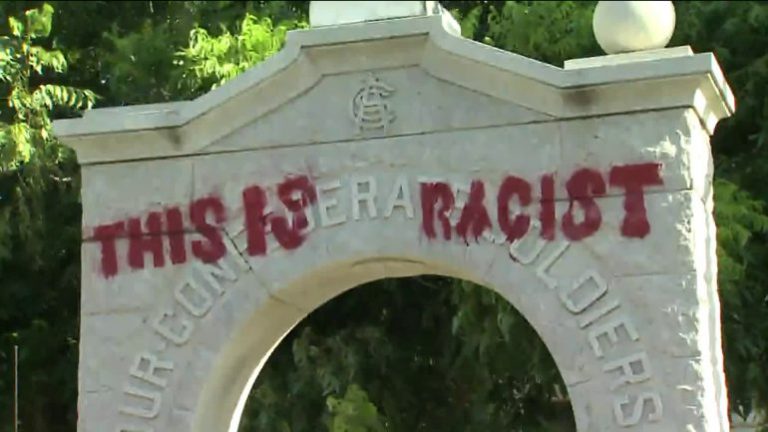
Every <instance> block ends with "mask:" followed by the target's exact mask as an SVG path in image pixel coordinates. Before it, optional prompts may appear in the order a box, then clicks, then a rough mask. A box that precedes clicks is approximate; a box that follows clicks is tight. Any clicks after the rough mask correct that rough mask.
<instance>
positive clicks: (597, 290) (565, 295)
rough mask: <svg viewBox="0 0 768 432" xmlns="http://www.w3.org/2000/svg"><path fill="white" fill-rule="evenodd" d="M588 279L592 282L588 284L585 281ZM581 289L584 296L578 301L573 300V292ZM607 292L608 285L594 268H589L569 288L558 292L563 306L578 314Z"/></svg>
mask: <svg viewBox="0 0 768 432" xmlns="http://www.w3.org/2000/svg"><path fill="white" fill-rule="evenodd" d="M590 280H591V281H592V282H593V283H591V284H588V283H587V282H588V281H590ZM582 288H583V289H582ZM582 291H583V292H585V294H584V298H582V299H581V300H579V301H577V300H575V299H574V298H575V297H576V296H575V294H576V293H578V292H582ZM607 292H608V285H607V284H606V283H605V281H604V280H603V278H602V277H600V275H598V274H597V273H596V272H595V271H594V270H589V271H587V272H586V273H585V274H584V275H583V276H582V277H581V278H580V279H579V280H578V281H577V282H576V283H575V284H573V286H572V287H571V289H570V290H568V291H563V292H561V293H560V300H562V301H563V304H564V305H565V308H566V309H568V311H569V312H571V313H572V314H577V315H578V314H580V313H582V312H584V311H585V310H586V309H587V308H588V307H590V306H592V305H593V304H595V302H596V301H598V300H600V298H601V297H602V296H604V295H605V293H607Z"/></svg>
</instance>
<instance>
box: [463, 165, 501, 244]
mask: <svg viewBox="0 0 768 432" xmlns="http://www.w3.org/2000/svg"><path fill="white" fill-rule="evenodd" d="M484 201H485V185H484V184H483V182H481V181H480V180H473V181H472V184H471V185H470V187H469V199H468V200H467V203H466V204H465V205H464V208H463V209H462V211H461V217H459V223H457V224H456V233H457V234H458V235H459V236H461V238H463V239H464V241H466V242H468V241H469V237H470V235H471V236H472V237H474V239H475V240H477V239H479V238H480V236H481V235H483V231H485V230H486V229H490V228H491V227H492V225H491V217H490V216H489V215H488V210H487V209H486V208H485V204H484V203H483V202H484Z"/></svg>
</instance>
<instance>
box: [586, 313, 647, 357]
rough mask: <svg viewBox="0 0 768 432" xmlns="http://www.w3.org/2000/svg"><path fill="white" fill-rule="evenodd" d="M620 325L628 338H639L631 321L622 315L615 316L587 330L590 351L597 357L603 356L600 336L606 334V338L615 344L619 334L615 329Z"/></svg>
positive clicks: (635, 339)
mask: <svg viewBox="0 0 768 432" xmlns="http://www.w3.org/2000/svg"><path fill="white" fill-rule="evenodd" d="M622 327H623V328H624V330H625V331H626V332H627V335H628V336H629V339H630V340H632V341H637V340H638V339H640V335H639V334H637V330H636V329H635V326H634V324H632V322H631V321H629V319H628V318H627V317H624V316H620V317H618V318H615V319H613V320H611V321H609V322H608V323H606V324H604V325H601V326H600V327H597V328H595V329H594V330H592V331H591V332H589V336H588V338H589V344H590V345H591V346H592V351H594V352H595V355H596V356H597V357H598V358H602V357H603V350H602V349H601V348H600V337H601V336H607V337H608V340H610V341H611V342H612V343H613V344H616V343H617V342H618V341H619V334H618V333H616V330H618V329H620V328H622Z"/></svg>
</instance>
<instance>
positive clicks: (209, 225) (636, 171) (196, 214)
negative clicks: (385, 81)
mask: <svg viewBox="0 0 768 432" xmlns="http://www.w3.org/2000/svg"><path fill="white" fill-rule="evenodd" d="M660 170H661V165H660V164H658V163H643V164H630V165H620V166H614V167H613V168H611V169H610V170H609V172H608V173H607V176H606V175H604V174H603V173H602V172H600V171H599V170H595V169H590V168H581V169H578V170H576V171H574V172H573V173H572V174H571V175H570V176H569V177H568V179H567V181H566V182H565V189H566V192H567V197H568V199H567V203H568V207H567V210H565V212H564V213H563V214H562V215H561V218H560V231H561V232H562V235H563V236H565V237H566V238H567V239H568V240H571V241H579V240H583V239H585V238H588V237H590V236H592V235H594V234H595V233H597V232H598V231H599V229H600V227H601V225H602V222H603V214H602V211H601V208H600V204H599V202H598V198H600V197H603V196H605V195H607V193H608V191H609V188H614V189H619V190H621V191H622V192H623V196H624V203H623V206H624V217H623V220H622V223H621V235H622V236H624V237H628V238H637V239H642V238H645V237H646V236H647V235H648V234H649V233H650V231H651V225H650V222H649V221H648V216H647V212H646V207H645V192H646V188H648V187H652V186H660V185H662V184H663V181H662V178H661V175H660ZM535 189H536V188H535V187H534V185H533V184H531V183H529V182H528V181H527V180H525V179H523V178H520V177H517V176H513V175H508V176H506V177H504V178H503V179H502V181H501V185H500V186H499V189H498V191H497V193H496V194H495V197H494V196H493V194H489V193H487V191H486V183H484V182H483V181H481V180H473V181H472V182H471V184H470V188H469V197H468V199H467V201H466V204H464V205H463V206H462V207H461V209H460V213H459V214H458V215H457V216H458V221H457V222H456V223H455V224H452V223H451V219H450V217H451V213H452V212H453V211H454V210H455V205H456V196H455V195H454V191H453V189H452V187H451V185H450V184H449V183H447V182H422V183H421V184H420V190H419V192H420V204H421V210H422V217H421V224H420V229H421V231H422V232H423V234H424V235H425V236H426V237H427V238H428V239H430V240H437V239H440V240H446V241H447V240H452V239H453V234H454V231H455V234H456V236H457V237H459V238H460V239H462V240H463V241H464V242H467V243H468V242H470V241H478V239H479V238H480V237H481V236H482V235H483V234H484V233H485V232H486V231H488V230H491V229H492V228H493V223H494V220H493V219H492V218H491V215H495V222H496V223H497V224H498V227H499V229H500V230H501V232H502V233H503V234H504V236H505V237H506V240H507V241H508V242H512V241H515V240H516V239H519V238H521V237H523V236H524V235H525V234H526V233H527V232H528V229H529V228H530V226H531V221H532V220H533V218H538V221H539V223H540V225H541V236H542V238H544V239H546V240H554V239H555V238H556V232H557V214H556V208H555V174H553V173H547V174H544V175H542V176H541V177H540V178H539V185H538V197H537V200H536V199H534V190H535ZM276 190H277V194H276V198H277V200H276V201H277V202H279V205H280V207H281V209H282V210H283V212H282V214H277V213H275V212H269V211H268V207H269V197H268V194H267V190H266V188H264V187H262V186H260V185H250V186H247V187H245V188H244V189H243V191H242V194H241V199H242V208H243V212H244V216H245V221H244V225H245V226H244V228H245V232H246V238H247V247H246V248H245V249H246V250H245V252H247V254H248V255H250V256H263V255H266V254H267V249H268V248H267V234H268V233H269V232H271V233H272V235H273V236H274V238H275V239H276V240H277V242H278V243H279V245H280V246H281V247H283V248H285V249H287V250H293V249H296V248H299V247H301V246H302V245H303V244H304V243H305V241H306V233H305V229H306V228H307V227H308V226H309V218H308V214H307V212H308V211H311V208H312V207H313V206H314V205H315V204H316V203H317V202H318V198H319V192H318V188H317V187H316V185H315V184H314V182H313V181H312V179H310V178H309V177H307V176H292V177H288V178H286V179H285V180H284V181H283V182H281V183H280V184H278V185H277V188H276ZM494 198H495V199H494ZM488 201H495V209H490V208H488V207H486V203H487V202H488ZM513 203H515V204H516V205H517V206H516V207H517V209H518V210H516V211H515V212H514V214H513V211H512V204H513ZM533 206H538V211H535V209H533V208H532V207H533ZM577 209H578V210H580V211H579V212H578V213H579V214H582V215H583V216H582V217H581V220H580V221H578V222H577V220H576V219H577V217H576V215H577ZM185 210H186V216H187V218H188V222H189V226H188V227H186V226H185V223H184V217H185ZM228 217H229V215H228V212H227V207H226V205H225V204H224V202H223V201H222V199H221V198H219V197H217V196H207V197H203V198H199V199H197V200H195V201H193V202H191V203H190V204H189V205H188V206H187V208H186V209H184V208H183V207H179V206H173V207H168V208H166V209H164V211H152V212H149V213H147V215H146V216H145V217H144V218H143V219H142V218H138V217H131V218H128V219H125V220H121V221H117V222H112V223H107V224H103V225H100V226H97V227H95V228H94V230H93V238H94V240H95V241H96V242H97V243H98V244H99V245H100V251H101V262H100V266H101V272H102V274H103V275H104V276H105V277H112V276H115V275H116V274H118V272H119V270H120V259H119V257H118V251H117V239H118V238H119V237H127V238H128V251H127V256H126V259H125V262H124V264H125V265H127V267H128V268H130V269H144V268H145V267H147V266H149V265H151V266H153V267H154V268H160V267H164V266H166V265H169V263H170V265H178V264H184V263H186V262H187V261H188V260H189V259H190V256H191V257H193V258H194V259H198V260H201V261H203V262H215V261H217V260H219V259H220V258H222V257H223V256H224V255H225V254H226V249H227V248H226V244H225V237H224V234H223V232H222V227H223V225H224V223H225V222H226V221H227V220H228ZM185 231H192V232H195V233H197V234H198V235H199V236H200V237H201V238H198V239H195V240H192V241H191V242H190V244H189V248H187V244H186V242H185ZM166 245H167V246H168V254H167V255H168V256H166V252H165V250H166V249H165V246H166Z"/></svg>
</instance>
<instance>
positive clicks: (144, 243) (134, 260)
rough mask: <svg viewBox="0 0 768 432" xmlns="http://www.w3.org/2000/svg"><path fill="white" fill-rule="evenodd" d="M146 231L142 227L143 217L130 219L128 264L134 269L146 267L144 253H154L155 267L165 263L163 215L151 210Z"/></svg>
mask: <svg viewBox="0 0 768 432" xmlns="http://www.w3.org/2000/svg"><path fill="white" fill-rule="evenodd" d="M145 226H146V232H145V231H144V230H143V229H142V227H141V219H139V218H131V219H128V236H129V240H128V266H130V267H131V268H132V269H143V268H144V255H145V254H146V253H147V252H149V253H150V254H152V264H153V265H154V267H155V268H159V267H162V266H164V265H165V255H164V254H163V237H162V232H163V215H162V213H160V212H156V211H155V212H150V213H149V214H148V215H147V219H146V222H145Z"/></svg>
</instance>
